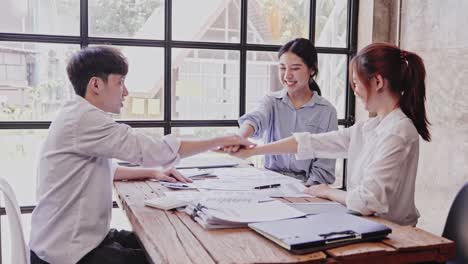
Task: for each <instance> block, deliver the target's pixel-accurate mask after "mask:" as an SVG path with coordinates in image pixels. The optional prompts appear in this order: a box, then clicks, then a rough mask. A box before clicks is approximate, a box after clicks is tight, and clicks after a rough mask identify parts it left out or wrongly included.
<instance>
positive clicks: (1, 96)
mask: <svg viewBox="0 0 468 264" xmlns="http://www.w3.org/2000/svg"><path fill="white" fill-rule="evenodd" d="M77 50H79V46H78V45H64V44H43V43H20V42H0V120H3V121H5V120H32V121H35V120H51V119H53V117H54V116H55V114H56V112H57V110H58V109H59V108H60V106H61V105H62V104H63V102H65V101H66V100H69V99H70V98H72V97H73V96H74V94H75V92H74V90H73V88H72V86H71V84H70V82H69V81H68V77H67V74H66V69H65V68H66V64H67V62H68V58H69V57H70V55H71V54H73V53H74V52H75V51H77Z"/></svg>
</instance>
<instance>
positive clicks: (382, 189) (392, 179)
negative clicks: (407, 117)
mask: <svg viewBox="0 0 468 264" xmlns="http://www.w3.org/2000/svg"><path fill="white" fill-rule="evenodd" d="M408 153H409V144H407V143H405V141H404V140H403V139H402V138H401V137H398V136H391V137H389V138H388V139H386V140H385V141H384V143H383V144H382V145H381V147H380V148H379V151H378V152H377V153H375V155H374V156H375V157H377V158H376V159H375V160H374V161H373V162H371V163H370V164H369V165H368V167H367V168H365V169H364V175H363V180H362V181H361V182H360V183H359V185H357V186H356V187H354V188H353V189H352V190H348V194H347V196H346V205H347V207H348V208H349V209H351V210H353V211H357V212H360V213H361V214H364V215H369V214H373V213H379V214H385V213H388V211H389V201H390V200H391V199H392V198H394V197H392V196H394V195H395V193H396V192H395V188H396V186H398V184H399V183H400V181H401V180H402V177H406V175H402V172H401V168H402V166H400V165H399V164H401V162H402V161H403V160H405V159H406V157H407V156H408Z"/></svg>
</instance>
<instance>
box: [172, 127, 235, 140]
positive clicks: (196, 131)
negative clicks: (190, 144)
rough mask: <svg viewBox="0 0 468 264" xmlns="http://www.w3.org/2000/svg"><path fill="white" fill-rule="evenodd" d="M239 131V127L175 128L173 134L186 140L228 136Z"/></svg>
mask: <svg viewBox="0 0 468 264" xmlns="http://www.w3.org/2000/svg"><path fill="white" fill-rule="evenodd" d="M237 130H238V128H237V127H173V128H172V133H171V134H172V135H174V136H176V137H179V138H184V139H200V138H213V137H221V136H226V135H228V134H234V133H236V132H237Z"/></svg>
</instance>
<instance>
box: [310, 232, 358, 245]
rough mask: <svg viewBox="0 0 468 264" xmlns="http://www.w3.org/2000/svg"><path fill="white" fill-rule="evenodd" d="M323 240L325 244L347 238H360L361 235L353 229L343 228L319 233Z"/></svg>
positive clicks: (346, 239)
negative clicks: (342, 229) (343, 229)
mask: <svg viewBox="0 0 468 264" xmlns="http://www.w3.org/2000/svg"><path fill="white" fill-rule="evenodd" d="M319 236H321V237H323V239H324V240H325V244H330V243H337V242H343V241H348V240H356V239H361V238H362V236H361V234H359V233H356V232H354V231H353V230H345V231H338V232H330V233H326V234H319Z"/></svg>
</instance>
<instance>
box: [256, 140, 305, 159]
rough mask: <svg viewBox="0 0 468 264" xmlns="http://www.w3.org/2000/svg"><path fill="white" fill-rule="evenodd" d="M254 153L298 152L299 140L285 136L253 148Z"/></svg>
mask: <svg viewBox="0 0 468 264" xmlns="http://www.w3.org/2000/svg"><path fill="white" fill-rule="evenodd" d="M252 152H253V155H261V154H281V153H297V141H296V139H295V138H294V137H288V138H284V139H281V140H278V141H275V142H272V143H268V144H265V145H261V146H257V147H255V148H253V149H252Z"/></svg>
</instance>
